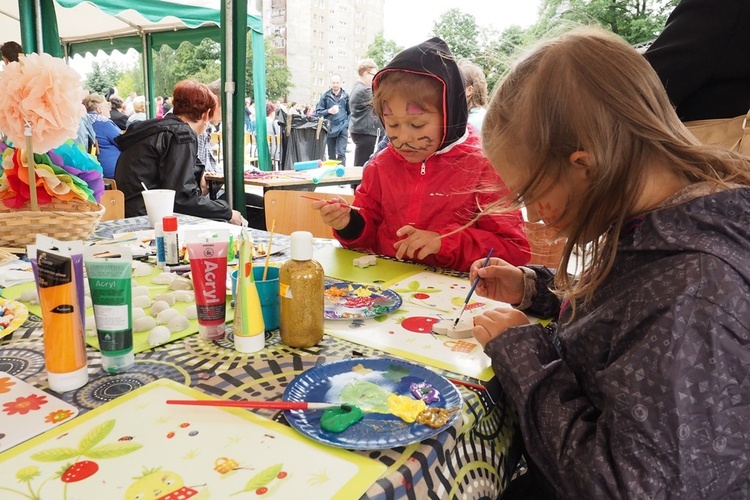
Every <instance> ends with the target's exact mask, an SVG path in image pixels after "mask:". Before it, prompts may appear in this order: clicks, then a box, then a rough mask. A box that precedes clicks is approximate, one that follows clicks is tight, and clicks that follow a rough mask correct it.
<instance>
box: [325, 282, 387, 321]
mask: <svg viewBox="0 0 750 500" xmlns="http://www.w3.org/2000/svg"><path fill="white" fill-rule="evenodd" d="M401 302H402V301H401V296H400V295H399V294H397V293H396V292H394V291H393V290H390V289H387V288H386V289H383V288H380V287H379V286H375V285H367V284H364V283H349V282H348V281H339V282H335V283H328V284H326V289H325V319H342V320H352V319H367V318H377V317H378V316H384V315H386V314H390V313H392V312H393V311H395V310H396V309H398V308H399V307H401Z"/></svg>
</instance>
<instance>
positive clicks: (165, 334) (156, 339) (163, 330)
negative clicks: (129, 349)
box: [148, 326, 172, 347]
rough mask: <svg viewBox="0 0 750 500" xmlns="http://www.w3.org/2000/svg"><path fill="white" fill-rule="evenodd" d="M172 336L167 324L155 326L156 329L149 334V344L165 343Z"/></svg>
mask: <svg viewBox="0 0 750 500" xmlns="http://www.w3.org/2000/svg"><path fill="white" fill-rule="evenodd" d="M171 336H172V333H171V332H170V331H169V328H167V327H166V326H157V327H154V329H153V330H151V333H149V334H148V345H150V346H152V347H153V346H157V345H159V344H163V343H164V342H167V341H168V340H169V338H170V337H171Z"/></svg>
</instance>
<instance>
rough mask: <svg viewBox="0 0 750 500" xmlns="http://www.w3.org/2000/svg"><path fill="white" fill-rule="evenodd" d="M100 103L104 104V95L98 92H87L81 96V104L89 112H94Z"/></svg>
mask: <svg viewBox="0 0 750 500" xmlns="http://www.w3.org/2000/svg"><path fill="white" fill-rule="evenodd" d="M102 104H104V97H103V96H101V95H99V94H89V95H87V96H86V97H84V98H83V105H84V106H85V107H86V111H88V112H89V113H93V112H95V111H96V108H98V107H99V106H101V105H102Z"/></svg>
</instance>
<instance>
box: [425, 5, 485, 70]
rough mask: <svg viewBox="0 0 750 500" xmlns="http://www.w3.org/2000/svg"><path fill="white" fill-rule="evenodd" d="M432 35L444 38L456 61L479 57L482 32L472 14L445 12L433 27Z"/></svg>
mask: <svg viewBox="0 0 750 500" xmlns="http://www.w3.org/2000/svg"><path fill="white" fill-rule="evenodd" d="M432 34H433V35H434V36H439V37H440V38H442V39H443V40H444V41H445V42H446V43H447V44H448V47H450V49H451V52H452V53H453V55H454V56H455V57H456V59H462V58H469V59H472V58H474V57H476V56H477V55H479V52H480V47H479V39H480V30H479V28H478V27H477V20H476V19H475V18H474V16H472V15H471V14H466V13H463V12H461V11H460V10H459V9H450V10H449V11H447V12H444V13H443V14H442V15H441V16H440V17H439V18H438V20H437V21H435V24H434V25H433V27H432Z"/></svg>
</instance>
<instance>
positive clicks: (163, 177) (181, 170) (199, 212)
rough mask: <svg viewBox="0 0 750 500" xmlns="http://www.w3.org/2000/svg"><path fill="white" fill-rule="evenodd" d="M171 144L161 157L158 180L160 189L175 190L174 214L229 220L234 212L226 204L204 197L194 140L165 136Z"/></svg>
mask: <svg viewBox="0 0 750 500" xmlns="http://www.w3.org/2000/svg"><path fill="white" fill-rule="evenodd" d="M162 138H163V139H164V140H166V141H168V144H165V152H164V156H163V157H162V161H161V162H160V163H161V167H162V168H160V170H159V177H160V182H161V186H163V187H164V188H165V189H174V191H175V198H174V209H175V212H177V213H181V214H187V215H193V216H196V217H204V218H206V219H221V220H229V219H231V218H232V210H231V209H230V208H229V205H228V204H227V203H226V202H225V201H224V200H211V199H209V198H208V197H205V196H201V189H200V186H199V185H198V179H200V177H201V176H202V175H203V169H204V167H203V165H202V164H200V163H199V161H198V151H197V148H198V145H197V142H196V141H195V139H194V138H193V137H183V136H182V135H174V136H172V135H171V134H163V135H162Z"/></svg>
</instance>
